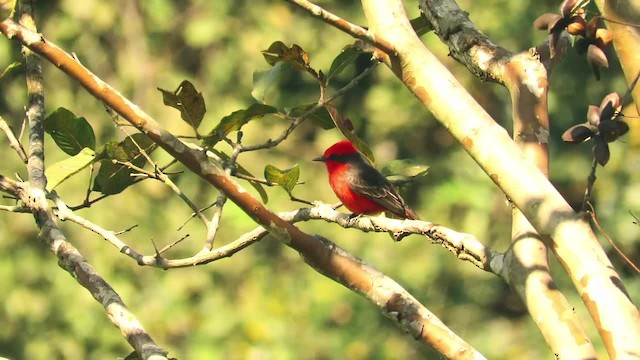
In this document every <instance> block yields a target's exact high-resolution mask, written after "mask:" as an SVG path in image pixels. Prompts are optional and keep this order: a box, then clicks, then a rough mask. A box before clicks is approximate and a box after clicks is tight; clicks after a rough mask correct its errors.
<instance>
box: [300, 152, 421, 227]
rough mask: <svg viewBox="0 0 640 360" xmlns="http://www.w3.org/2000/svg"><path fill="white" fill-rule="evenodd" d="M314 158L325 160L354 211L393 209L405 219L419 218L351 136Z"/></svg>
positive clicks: (336, 189) (335, 185)
mask: <svg viewBox="0 0 640 360" xmlns="http://www.w3.org/2000/svg"><path fill="white" fill-rule="evenodd" d="M313 160H314V161H322V162H324V164H325V165H326V166H327V171H328V172H329V184H330V185H331V188H332V189H333V191H334V192H335V193H336V196H337V197H338V199H340V201H341V202H342V204H343V205H344V206H345V207H346V208H347V209H349V211H351V212H353V213H354V214H367V215H374V214H379V213H381V212H390V213H392V214H393V215H395V216H397V217H399V218H402V219H411V220H415V219H418V217H417V216H416V214H414V213H413V211H411V209H409V207H408V206H407V205H406V204H405V202H404V200H403V199H402V197H401V196H400V194H398V191H397V190H396V189H395V188H394V187H393V185H392V184H391V183H390V182H389V180H387V179H386V178H385V177H384V175H382V174H381V173H380V172H379V171H378V170H376V168H374V167H373V166H372V165H371V163H369V161H367V160H366V159H365V158H364V157H363V156H362V154H361V153H360V152H359V151H358V149H356V147H355V146H354V145H353V144H352V143H351V142H350V141H349V140H342V141H339V142H337V143H335V144H333V145H332V146H331V147H329V148H328V149H327V150H326V151H325V152H324V154H323V155H322V156H321V157H318V158H315V159H313Z"/></svg>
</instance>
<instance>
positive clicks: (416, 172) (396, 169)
mask: <svg viewBox="0 0 640 360" xmlns="http://www.w3.org/2000/svg"><path fill="white" fill-rule="evenodd" d="M428 171H429V167H428V166H426V165H420V164H416V163H415V162H414V161H413V160H409V159H400V160H393V161H390V162H388V163H387V164H385V165H384V166H383V167H382V168H381V169H380V172H381V173H382V174H383V175H384V176H386V177H387V179H389V180H390V181H393V182H399V181H402V182H406V181H412V180H415V179H416V178H419V177H422V176H425V175H427V172H428Z"/></svg>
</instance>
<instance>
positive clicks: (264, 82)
mask: <svg viewBox="0 0 640 360" xmlns="http://www.w3.org/2000/svg"><path fill="white" fill-rule="evenodd" d="M288 71H292V67H291V66H287V65H286V63H283V62H281V63H278V64H276V65H275V66H274V67H272V68H271V69H269V70H267V71H256V72H254V73H253V89H251V96H252V97H253V98H254V99H256V101H257V102H259V103H262V104H266V103H270V104H272V103H274V102H275V99H277V97H278V94H277V91H278V82H279V81H280V80H281V79H282V78H283V76H284V74H285V73H286V72H288Z"/></svg>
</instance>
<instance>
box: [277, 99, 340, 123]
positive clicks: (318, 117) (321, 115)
mask: <svg viewBox="0 0 640 360" xmlns="http://www.w3.org/2000/svg"><path fill="white" fill-rule="evenodd" d="M314 106H316V104H315V103H314V104H306V105H298V106H296V107H294V108H293V109H291V110H289V112H288V113H287V115H288V116H290V117H293V118H296V117H298V116H301V115H302V114H304V113H306V112H307V111H309V110H310V109H311V108H313V107H314ZM308 119H309V120H311V121H312V122H314V123H315V124H316V125H318V126H320V127H321V128H323V129H324V130H329V129H333V128H334V127H336V125H335V124H334V123H333V120H332V119H331V115H329V112H328V111H327V109H326V108H325V107H322V108H320V109H318V110H316V111H314V112H313V113H312V114H311V115H309V117H308Z"/></svg>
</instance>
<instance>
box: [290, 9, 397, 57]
mask: <svg viewBox="0 0 640 360" xmlns="http://www.w3.org/2000/svg"><path fill="white" fill-rule="evenodd" d="M285 1H286V2H289V3H292V4H294V5H297V6H298V7H300V8H301V9H303V10H305V11H307V12H308V13H309V14H310V15H311V16H313V17H315V18H318V19H320V20H322V21H324V22H325V23H327V24H329V25H331V26H333V27H335V28H336V29H338V30H341V31H343V32H344V33H346V34H349V35H351V36H353V37H354V38H356V39H360V40H362V41H364V42H366V43H369V44H371V45H373V46H375V47H377V48H378V49H380V50H382V51H384V52H385V53H387V54H395V49H394V47H393V44H392V43H389V42H387V41H385V40H384V39H381V38H378V37H376V36H375V34H373V33H371V32H369V31H368V30H367V29H366V28H363V27H362V26H359V25H356V24H353V23H350V22H349V21H347V20H345V19H343V18H341V17H340V16H338V15H335V14H333V13H331V12H329V11H327V10H325V9H323V8H321V7H320V6H318V5H316V4H314V3H312V2H310V1H307V0H285Z"/></svg>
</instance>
